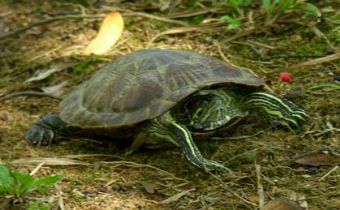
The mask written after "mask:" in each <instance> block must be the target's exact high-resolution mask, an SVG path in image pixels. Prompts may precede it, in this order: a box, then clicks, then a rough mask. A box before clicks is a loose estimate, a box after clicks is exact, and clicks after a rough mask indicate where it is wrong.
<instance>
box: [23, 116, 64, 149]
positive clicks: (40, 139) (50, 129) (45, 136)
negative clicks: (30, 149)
mask: <svg viewBox="0 0 340 210" xmlns="http://www.w3.org/2000/svg"><path fill="white" fill-rule="evenodd" d="M65 128H67V124H66V123H65V122H63V121H62V120H61V119H60V118H59V116H58V115H56V114H53V115H47V116H45V117H43V118H42V119H41V120H40V121H38V122H37V123H36V124H35V125H33V127H32V128H31V129H30V130H29V131H28V132H27V133H26V139H27V140H28V141H29V142H30V143H31V144H33V145H38V146H40V145H43V146H47V145H50V144H51V143H52V142H53V141H54V140H55V139H56V136H57V134H58V135H60V134H61V133H63V132H64V131H65Z"/></svg>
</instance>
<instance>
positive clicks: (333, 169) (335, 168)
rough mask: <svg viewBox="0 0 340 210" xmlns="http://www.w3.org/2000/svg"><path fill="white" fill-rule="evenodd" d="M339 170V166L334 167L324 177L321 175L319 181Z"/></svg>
mask: <svg viewBox="0 0 340 210" xmlns="http://www.w3.org/2000/svg"><path fill="white" fill-rule="evenodd" d="M338 168H339V166H335V167H334V168H332V170H330V171H328V172H327V173H326V174H325V175H323V176H322V177H321V178H320V179H319V181H322V180H324V179H325V178H326V177H327V176H329V175H330V174H331V173H333V172H334V171H336V170H337V169H338Z"/></svg>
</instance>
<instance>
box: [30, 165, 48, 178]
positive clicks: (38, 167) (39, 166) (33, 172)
mask: <svg viewBox="0 0 340 210" xmlns="http://www.w3.org/2000/svg"><path fill="white" fill-rule="evenodd" d="M44 164H45V162H41V163H40V164H39V165H38V166H37V167H35V169H33V170H32V171H31V173H30V175H31V176H33V175H34V174H35V173H37V172H38V171H39V169H40V168H41V167H42V166H43V165H44Z"/></svg>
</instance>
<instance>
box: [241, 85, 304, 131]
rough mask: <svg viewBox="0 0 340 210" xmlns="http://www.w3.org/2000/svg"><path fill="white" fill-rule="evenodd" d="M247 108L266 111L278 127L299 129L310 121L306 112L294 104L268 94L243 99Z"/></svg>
mask: <svg viewBox="0 0 340 210" xmlns="http://www.w3.org/2000/svg"><path fill="white" fill-rule="evenodd" d="M243 101H244V103H245V105H246V107H248V108H250V109H252V108H256V109H260V110H262V111H264V113H265V114H266V115H267V117H268V118H269V120H270V121H271V122H272V123H273V124H276V125H281V126H284V127H288V128H297V127H299V125H300V124H301V123H302V122H304V121H306V120H307V119H308V115H307V113H306V111H305V110H304V109H302V108H300V107H298V106H297V105H295V104H294V103H293V102H291V101H289V100H287V99H285V98H281V97H278V96H275V95H273V94H270V93H266V92H254V93H251V94H249V95H247V96H246V97H245V98H244V99H243Z"/></svg>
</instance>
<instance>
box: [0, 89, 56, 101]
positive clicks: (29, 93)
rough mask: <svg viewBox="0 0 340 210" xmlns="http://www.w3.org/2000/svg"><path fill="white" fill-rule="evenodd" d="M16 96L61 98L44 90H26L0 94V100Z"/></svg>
mask: <svg viewBox="0 0 340 210" xmlns="http://www.w3.org/2000/svg"><path fill="white" fill-rule="evenodd" d="M18 96H41V97H50V98H53V99H57V100H60V99H61V98H59V97H56V96H53V95H50V94H46V93H44V92H39V91H33V90H27V91H20V92H14V93H10V94H8V95H5V96H2V97H0V102H1V101H5V100H8V99H10V98H13V97H18Z"/></svg>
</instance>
